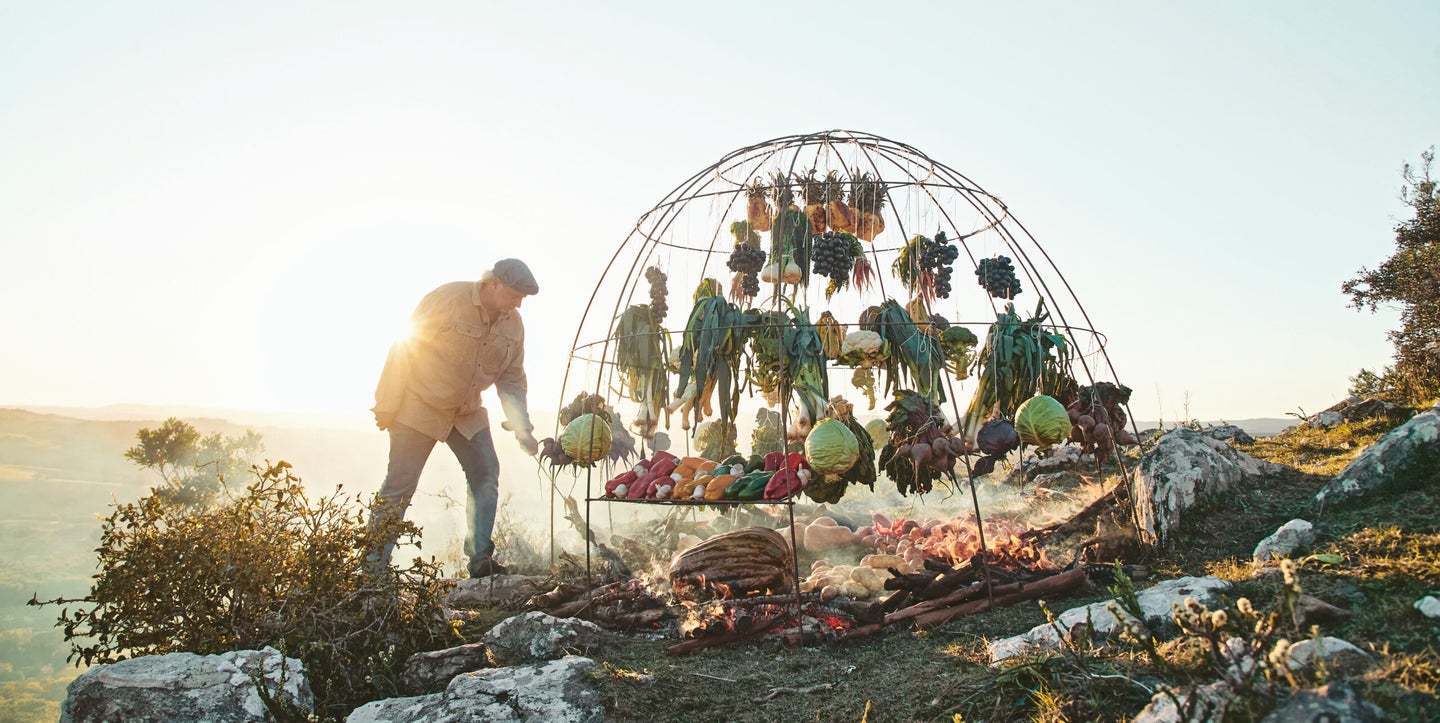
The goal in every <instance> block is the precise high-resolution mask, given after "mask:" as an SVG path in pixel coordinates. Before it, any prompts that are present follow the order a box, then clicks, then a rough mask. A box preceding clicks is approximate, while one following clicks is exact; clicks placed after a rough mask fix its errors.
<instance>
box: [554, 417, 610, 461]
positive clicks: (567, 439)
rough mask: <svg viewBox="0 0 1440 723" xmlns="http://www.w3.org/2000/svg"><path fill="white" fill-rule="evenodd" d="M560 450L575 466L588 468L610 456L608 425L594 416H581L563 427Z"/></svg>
mask: <svg viewBox="0 0 1440 723" xmlns="http://www.w3.org/2000/svg"><path fill="white" fill-rule="evenodd" d="M560 448H561V449H563V450H565V454H568V455H570V457H571V458H572V459H574V460H575V464H577V465H580V466H582V467H589V466H590V465H592V464H594V463H595V462H597V461H599V460H602V459H605V456H606V455H608V454H610V424H609V423H608V422H606V421H605V420H604V419H601V418H600V417H597V416H595V415H594V414H582V415H580V416H578V417H576V418H575V419H573V420H571V421H570V423H569V424H567V425H565V431H564V432H562V433H561V434H560Z"/></svg>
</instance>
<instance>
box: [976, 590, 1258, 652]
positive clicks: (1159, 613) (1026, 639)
mask: <svg viewBox="0 0 1440 723" xmlns="http://www.w3.org/2000/svg"><path fill="white" fill-rule="evenodd" d="M1229 587H1230V583H1228V582H1226V581H1224V580H1221V579H1220V578H1218V577H1182V578H1179V579H1176V580H1166V581H1164V582H1161V583H1160V584H1158V585H1155V586H1154V587H1151V588H1147V589H1145V590H1141V591H1139V592H1138V593H1136V595H1135V597H1136V599H1137V600H1138V601H1139V603H1140V610H1141V611H1142V612H1143V613H1144V615H1145V621H1144V622H1145V625H1146V627H1148V628H1150V629H1151V630H1153V631H1157V632H1158V631H1163V630H1167V629H1170V628H1173V627H1174V622H1173V621H1172V620H1171V613H1172V611H1173V608H1174V606H1175V605H1183V604H1184V602H1185V599H1186V598H1195V601H1196V602H1198V603H1200V604H1201V605H1206V606H1211V605H1214V604H1215V603H1216V602H1218V601H1219V593H1220V592H1221V591H1222V590H1227V589H1229ZM1113 602H1115V601H1114V600H1106V601H1104V602H1098V603H1091V604H1089V605H1082V606H1080V607H1075V608H1070V609H1069V610H1066V611H1065V612H1063V613H1060V614H1059V615H1057V616H1056V617H1055V623H1054V624H1053V625H1052V624H1050V623H1045V624H1042V625H1036V626H1035V627H1033V628H1031V629H1030V630H1029V631H1028V632H1025V633H1022V634H1020V635H1016V636H1013V637H1009V638H1005V639H1003V640H997V641H995V642H992V643H990V663H991V664H992V665H993V664H995V663H998V662H1000V661H1002V660H1007V659H1009V658H1013V657H1015V656H1017V655H1021V654H1025V653H1031V652H1039V651H1046V650H1059V649H1060V644H1061V642H1062V640H1064V639H1065V638H1066V636H1072V635H1074V634H1075V633H1074V632H1072V631H1078V630H1080V629H1082V628H1083V627H1084V626H1085V625H1086V623H1087V621H1088V623H1089V631H1088V632H1089V634H1090V636H1091V637H1092V638H1094V639H1096V640H1104V639H1106V638H1109V637H1111V636H1115V635H1119V634H1120V632H1121V631H1122V629H1123V627H1124V622H1125V621H1126V620H1133V618H1131V617H1130V615H1129V614H1128V613H1126V612H1125V611H1124V610H1121V609H1120V608H1119V606H1118V605H1112V604H1111V603H1113ZM1114 611H1118V612H1119V613H1120V615H1119V617H1117V616H1116V615H1115V612H1114Z"/></svg>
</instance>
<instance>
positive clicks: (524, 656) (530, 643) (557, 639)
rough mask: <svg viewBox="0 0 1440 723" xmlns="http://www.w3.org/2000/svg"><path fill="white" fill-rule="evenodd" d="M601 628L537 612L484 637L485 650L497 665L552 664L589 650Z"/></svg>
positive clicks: (505, 623) (498, 626)
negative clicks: (570, 653)
mask: <svg viewBox="0 0 1440 723" xmlns="http://www.w3.org/2000/svg"><path fill="white" fill-rule="evenodd" d="M604 634H605V633H604V631H603V630H601V629H600V626H598V625H596V624H595V623H592V622H590V621H588V620H580V619H578V618H557V617H551V616H550V615H546V614H545V613H542V612H540V611H538V610H532V611H530V612H528V613H523V614H520V615H516V616H515V617H512V618H506V619H504V620H501V621H500V622H499V623H496V624H495V627H493V628H491V629H490V631H489V632H487V633H485V638H484V640H485V647H486V649H488V650H489V653H490V658H491V659H492V660H493V661H494V662H495V663H496V664H497V665H514V664H517V663H531V662H535V661H540V660H554V659H555V658H559V657H561V656H563V655H565V654H566V653H569V652H574V651H584V650H588V649H589V648H590V647H592V646H594V645H596V644H597V643H599V642H600V639H601V638H602V637H603V636H604Z"/></svg>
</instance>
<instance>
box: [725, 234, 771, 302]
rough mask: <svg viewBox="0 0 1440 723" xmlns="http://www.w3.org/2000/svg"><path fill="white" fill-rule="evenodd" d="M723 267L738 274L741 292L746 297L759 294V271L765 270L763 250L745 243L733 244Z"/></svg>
mask: <svg viewBox="0 0 1440 723" xmlns="http://www.w3.org/2000/svg"><path fill="white" fill-rule="evenodd" d="M725 266H726V267H728V268H729V269H730V270H731V271H734V272H735V273H737V274H740V285H741V290H742V291H743V292H744V294H745V295H746V296H755V295H757V294H759V293H760V269H763V268H765V250H764V249H761V248H756V247H754V246H751V245H750V244H746V243H739V244H735V250H734V251H731V252H730V259H729V260H728V261H726V262H725Z"/></svg>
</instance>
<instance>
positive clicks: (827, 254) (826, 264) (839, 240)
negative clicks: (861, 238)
mask: <svg viewBox="0 0 1440 723" xmlns="http://www.w3.org/2000/svg"><path fill="white" fill-rule="evenodd" d="M810 263H811V270H812V271H813V272H814V273H817V274H820V275H821V276H827V277H829V278H831V279H834V280H835V281H846V280H848V279H849V278H850V272H851V271H853V270H854V269H855V257H853V256H851V255H850V240H849V239H847V238H845V237H844V236H841V235H840V234H838V233H835V232H834V231H826V232H825V233H824V234H820V235H817V236H815V237H814V238H813V239H811V241H810Z"/></svg>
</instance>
